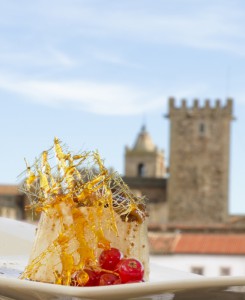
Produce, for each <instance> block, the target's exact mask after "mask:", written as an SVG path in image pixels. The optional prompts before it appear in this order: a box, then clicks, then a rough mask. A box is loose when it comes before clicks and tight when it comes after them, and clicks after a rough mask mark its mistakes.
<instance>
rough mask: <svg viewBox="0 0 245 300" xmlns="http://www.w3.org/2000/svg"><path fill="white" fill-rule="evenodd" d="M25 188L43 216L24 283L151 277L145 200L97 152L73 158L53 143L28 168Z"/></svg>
mask: <svg viewBox="0 0 245 300" xmlns="http://www.w3.org/2000/svg"><path fill="white" fill-rule="evenodd" d="M54 161H55V163H54ZM22 189H23V191H24V192H25V193H26V194H27V196H28V197H29V198H30V202H31V204H30V207H31V208H33V209H34V210H35V211H37V212H41V217H40V220H39V224H38V228H37V233H36V238H35V241H34V245H33V249H32V251H31V255H30V259H29V262H28V265H27V267H26V268H25V270H24V272H23V273H22V275H21V278H22V279H29V280H35V281H40V282H49V283H56V284H62V285H73V286H95V285H110V284H119V283H128V282H140V281H143V280H147V279H148V275H149V262H148V242H147V226H146V210H145V203H144V199H143V198H141V197H137V196H135V195H134V194H133V193H132V192H131V191H130V190H129V188H128V186H127V185H126V184H125V183H124V182H123V180H122V179H121V177H120V176H119V175H118V174H117V173H116V172H112V173H110V172H109V171H108V169H107V168H106V167H105V166H104V163H103V161H102V160H101V158H100V156H99V154H98V152H97V151H95V152H82V153H79V154H73V153H72V152H70V151H68V150H66V147H65V146H62V145H61V142H60V141H59V140H58V139H57V138H55V139H54V145H53V147H51V148H50V149H49V150H47V151H43V153H42V154H41V156H40V157H39V158H38V159H37V160H36V161H35V163H34V164H33V165H32V166H29V165H28V164H27V170H26V172H25V181H24V184H23V187H22Z"/></svg>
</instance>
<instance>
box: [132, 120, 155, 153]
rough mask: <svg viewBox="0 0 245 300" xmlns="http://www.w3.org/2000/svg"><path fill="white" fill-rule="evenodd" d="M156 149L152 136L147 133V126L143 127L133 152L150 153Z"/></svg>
mask: <svg viewBox="0 0 245 300" xmlns="http://www.w3.org/2000/svg"><path fill="white" fill-rule="evenodd" d="M155 148H156V147H155V145H154V144H153V141H152V139H151V136H150V134H149V133H148V132H147V131H146V128H145V126H142V128H141V132H140V133H139V135H138V137H137V140H136V143H135V145H134V148H133V150H136V151H146V152H150V151H154V150H155Z"/></svg>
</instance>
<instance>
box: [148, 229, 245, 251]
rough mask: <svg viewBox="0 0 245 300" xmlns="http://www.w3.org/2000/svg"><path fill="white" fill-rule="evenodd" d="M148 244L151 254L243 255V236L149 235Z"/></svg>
mask: <svg viewBox="0 0 245 300" xmlns="http://www.w3.org/2000/svg"><path fill="white" fill-rule="evenodd" d="M149 242H150V250H151V253H152V254H220V255H244V254H245V234H205V233H203V234H201V233H198V234H195V233H193V234H191V233H184V234H181V233H177V234H172V235H171V234H162V233H149Z"/></svg>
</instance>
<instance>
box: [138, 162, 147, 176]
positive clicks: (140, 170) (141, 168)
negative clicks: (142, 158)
mask: <svg viewBox="0 0 245 300" xmlns="http://www.w3.org/2000/svg"><path fill="white" fill-rule="evenodd" d="M138 176H139V177H144V176H145V165H144V164H142V163H140V164H138Z"/></svg>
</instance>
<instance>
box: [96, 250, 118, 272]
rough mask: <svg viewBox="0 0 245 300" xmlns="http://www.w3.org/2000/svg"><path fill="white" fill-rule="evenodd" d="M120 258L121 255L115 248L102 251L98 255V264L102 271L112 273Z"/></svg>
mask: <svg viewBox="0 0 245 300" xmlns="http://www.w3.org/2000/svg"><path fill="white" fill-rule="evenodd" d="M122 256H123V255H122V253H121V252H120V251H119V250H118V249H116V248H111V249H109V250H104V251H102V252H101V254H100V257H99V264H100V266H101V268H102V269H106V270H111V271H113V270H114V269H115V267H116V265H117V264H118V263H119V261H120V260H121V258H122Z"/></svg>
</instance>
